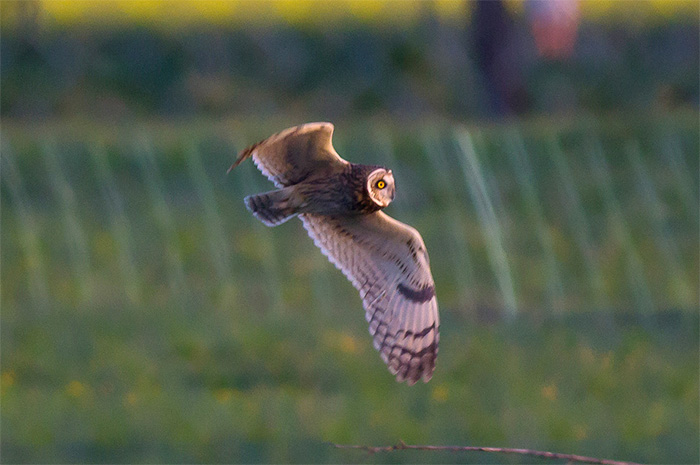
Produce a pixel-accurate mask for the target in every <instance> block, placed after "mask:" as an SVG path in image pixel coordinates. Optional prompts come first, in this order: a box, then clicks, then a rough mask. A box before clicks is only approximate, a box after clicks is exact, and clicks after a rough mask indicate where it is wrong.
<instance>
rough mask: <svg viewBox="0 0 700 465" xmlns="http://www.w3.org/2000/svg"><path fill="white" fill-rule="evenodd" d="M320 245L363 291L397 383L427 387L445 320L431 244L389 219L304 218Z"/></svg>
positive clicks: (377, 215)
mask: <svg viewBox="0 0 700 465" xmlns="http://www.w3.org/2000/svg"><path fill="white" fill-rule="evenodd" d="M299 217H300V218H301V220H302V221H303V223H304V227H305V228H306V230H307V231H308V233H309V236H311V238H312V239H313V240H314V243H315V244H316V245H317V246H318V247H319V248H320V249H321V251H322V252H323V253H324V255H326V256H327V257H328V258H329V260H330V261H331V262H332V263H333V264H334V265H335V266H336V267H338V268H339V269H340V270H341V271H342V272H343V273H344V274H345V276H346V277H347V278H348V279H349V280H350V281H351V282H352V284H353V285H354V286H355V288H356V289H357V290H358V291H360V296H361V297H362V303H363V306H364V308H365V311H366V315H365V316H366V318H367V321H368V322H369V332H370V334H372V336H373V337H374V347H375V348H376V349H377V350H378V351H379V353H380V355H381V357H382V359H383V360H384V362H385V363H386V364H387V366H388V368H389V371H391V373H392V374H394V375H396V379H397V381H399V382H401V381H407V382H408V384H409V385H412V384H415V382H416V381H418V380H419V379H421V378H422V379H423V381H425V382H427V381H429V380H430V378H431V377H432V375H433V371H434V370H435V359H436V357H437V352H438V341H439V338H440V337H439V326H440V321H439V316H438V307H437V299H436V297H435V287H434V282H433V277H432V275H431V273H430V263H429V260H428V253H427V251H426V249H425V244H424V243H423V239H422V238H421V236H420V234H419V233H418V231H416V230H415V229H414V228H412V227H410V226H408V225H406V224H403V223H401V222H399V221H397V220H395V219H393V218H391V217H390V216H388V215H386V214H385V213H383V212H381V211H378V212H375V213H371V214H364V215H353V216H340V217H337V216H320V215H313V214H308V213H307V214H301V215H299Z"/></svg>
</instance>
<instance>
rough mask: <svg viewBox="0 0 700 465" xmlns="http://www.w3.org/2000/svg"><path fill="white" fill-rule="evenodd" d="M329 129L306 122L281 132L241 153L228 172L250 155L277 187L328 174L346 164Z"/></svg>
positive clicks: (331, 127) (323, 124) (330, 125)
mask: <svg viewBox="0 0 700 465" xmlns="http://www.w3.org/2000/svg"><path fill="white" fill-rule="evenodd" d="M333 128H334V126H333V124H331V123H308V124H302V125H300V126H295V127H293V128H289V129H285V130H284V131H282V132H279V133H277V134H274V135H272V136H270V137H268V138H267V139H265V140H262V141H260V142H258V143H257V144H253V145H251V146H250V147H248V148H246V149H244V150H242V151H241V153H239V154H238V158H237V159H236V161H235V162H234V163H233V165H231V168H229V171H231V170H232V169H234V168H235V167H236V166H238V165H239V164H240V163H241V162H242V161H243V160H245V159H246V158H248V157H251V156H252V157H253V162H255V166H257V167H258V169H259V170H260V171H261V172H262V173H263V174H264V175H265V176H266V177H267V179H269V180H270V181H272V182H274V183H275V186H277V187H278V188H282V187H286V186H290V185H292V184H297V183H299V182H301V181H303V180H304V179H306V178H307V177H308V176H309V175H311V174H313V175H314V176H318V175H322V174H323V173H328V172H331V171H332V170H334V169H337V168H338V167H339V166H342V165H344V164H347V163H348V162H347V161H345V160H343V159H342V158H340V156H339V155H338V153H337V152H336V151H335V149H334V148H333V143H332V141H331V139H332V137H333Z"/></svg>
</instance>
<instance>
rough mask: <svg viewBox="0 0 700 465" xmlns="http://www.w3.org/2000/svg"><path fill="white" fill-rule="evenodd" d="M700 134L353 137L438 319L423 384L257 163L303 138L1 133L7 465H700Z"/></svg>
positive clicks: (356, 132)
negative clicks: (392, 370)
mask: <svg viewBox="0 0 700 465" xmlns="http://www.w3.org/2000/svg"><path fill="white" fill-rule="evenodd" d="M697 121H698V115H697V113H696V112H690V113H677V114H673V115H670V116H669V115H665V116H664V115H662V116H656V117H648V118H639V119H630V118H627V119H624V118H608V119H592V118H590V119H585V118H582V119H576V120H572V121H557V122H553V121H530V122H521V123H517V124H516V123H509V124H499V125H493V126H480V127H466V126H459V125H454V124H450V123H447V122H432V123H426V124H418V123H411V124H409V125H398V124H392V123H388V122H385V121H378V120H377V121H369V122H365V123H353V124H350V123H347V124H338V125H337V126H336V134H335V136H334V145H335V146H336V148H337V150H338V152H339V153H340V154H341V155H343V156H344V157H345V158H347V159H349V160H351V161H355V162H380V163H383V164H386V165H388V166H390V167H391V168H392V169H393V170H394V172H395V174H396V179H397V199H396V201H395V202H394V204H392V206H390V207H389V208H388V210H387V212H388V213H389V214H391V215H393V216H395V217H396V218H398V219H400V220H402V221H405V222H407V223H410V224H412V225H414V226H415V227H417V228H418V229H419V230H420V231H421V233H422V234H423V237H424V239H425V242H426V245H427V247H428V250H429V252H430V255H431V263H432V266H433V273H434V277H435V280H436V288H437V293H438V299H439V303H440V309H441V319H442V337H441V350H440V355H439V358H438V367H437V370H436V372H435V376H434V378H433V380H432V381H431V382H430V383H428V384H425V385H423V384H421V385H416V386H413V387H407V386H405V385H402V384H398V383H396V382H395V381H394V380H393V377H392V376H391V375H390V374H389V373H388V372H387V371H386V368H385V367H384V364H383V363H382V361H381V360H380V358H379V356H378V355H377V354H376V353H375V351H374V350H373V348H372V345H371V338H370V336H369V334H368V332H367V327H366V322H365V321H364V318H363V311H362V308H361V302H360V299H359V296H358V295H357V293H356V292H355V291H354V289H353V288H352V286H351V285H350V284H349V283H347V282H346V281H345V279H344V277H343V276H342V274H341V273H340V272H339V271H337V270H336V269H335V268H334V267H333V266H332V265H331V264H329V263H328V262H327V261H326V259H325V258H324V257H323V256H322V255H321V253H320V252H319V251H318V250H316V249H315V247H314V246H313V243H312V242H311V240H310V239H308V238H307V236H306V234H305V231H304V230H303V228H302V227H301V224H300V222H298V221H296V220H295V221H291V222H289V223H287V224H284V225H282V226H280V227H278V228H274V229H268V228H265V227H264V226H263V225H262V224H260V223H259V222H257V221H256V220H255V219H254V218H253V217H252V216H251V215H250V214H249V213H248V212H247V211H246V210H245V208H244V206H243V202H242V198H243V196H245V195H247V194H250V193H254V192H260V191H264V190H269V189H271V188H272V186H271V185H270V184H269V183H268V182H267V181H266V180H265V179H264V178H263V176H262V175H260V174H259V173H258V172H257V171H256V170H255V168H254V166H253V165H252V163H248V164H245V165H243V166H241V167H240V168H238V169H237V170H235V171H233V172H232V173H231V174H230V175H228V176H227V175H226V169H227V168H228V166H229V164H230V163H231V161H232V158H233V155H234V154H235V153H236V152H237V151H238V150H240V149H241V148H243V147H244V146H245V145H247V144H249V143H252V142H254V141H256V140H258V139H260V138H263V137H266V136H268V135H269V134H271V133H272V132H275V131H277V130H280V129H283V128H284V127H286V126H289V125H291V124H295V123H300V122H301V121H279V122H276V123H267V124H265V125H256V124H253V123H251V122H247V123H240V122H238V121H223V122H217V123H211V122H209V121H201V122H196V123H193V124H184V123H183V124H178V123H158V122H150V123H144V124H135V123H133V122H132V124H130V125H116V126H105V125H102V126H94V125H91V124H89V123H81V124H78V123H73V124H70V123H59V124H45V125H36V126H27V125H21V124H13V123H12V121H3V130H2V132H3V134H2V165H1V168H2V186H1V189H2V190H1V194H2V197H1V199H0V205H1V208H2V236H1V243H0V246H1V249H2V282H1V289H0V290H1V292H2V314H1V320H2V321H1V322H2V328H1V330H2V355H1V357H2V358H1V362H2V363H1V364H2V377H1V380H2V385H1V386H2V390H1V396H2V397H1V405H0V412H1V413H2V423H3V424H2V426H3V428H2V440H1V446H2V457H1V459H2V461H3V462H14V463H19V462H22V463H24V462H44V463H59V462H61V463H66V462H93V463H95V462H141V463H143V462H158V463H166V462H167V463H182V462H206V463H211V462H247V463H251V462H306V463H309V462H373V463H375V462H376V463H404V462H410V463H424V462H435V463H438V462H439V463H445V462H469V463H496V462H504V461H506V462H508V463H521V462H522V463H525V462H528V463H531V462H532V460H531V459H529V458H528V459H521V458H518V457H512V456H511V457H508V456H496V455H493V454H479V453H469V454H467V453H464V454H453V453H443V454H441V453H430V452H414V451H410V452H409V451H403V452H395V453H392V454H377V455H373V456H368V455H366V454H364V453H362V452H357V451H339V450H334V449H332V448H330V447H329V446H328V445H327V444H326V442H327V441H330V442H336V443H355V444H393V443H396V442H397V441H398V440H400V439H401V440H404V441H406V442H407V443H426V444H427V443H430V444H455V445H481V446H502V447H527V448H533V449H546V450H553V451H557V452H566V453H576V454H583V455H592V456H598V457H606V458H615V459H619V460H633V461H639V462H647V463H693V462H697V461H698V458H699V457H698V454H699V447H700V446H699V441H698V436H699V434H700V425H699V415H700V410H699V406H698V389H699V386H698V375H699V370H698V365H699V363H700V360H699V357H698V337H699V334H698V323H699V321H698V302H699V301H700V298H699V296H698V285H697V283H698V282H699V280H700V278H699V276H698V269H699V259H698V228H699V225H698V222H699V219H698V198H699V195H698V185H699V182H698V171H699V166H698V156H697V154H698V153H699V141H698V131H697Z"/></svg>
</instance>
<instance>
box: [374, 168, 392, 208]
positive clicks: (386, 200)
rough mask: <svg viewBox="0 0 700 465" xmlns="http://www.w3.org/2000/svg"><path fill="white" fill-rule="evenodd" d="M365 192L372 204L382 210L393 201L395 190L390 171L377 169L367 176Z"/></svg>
mask: <svg viewBox="0 0 700 465" xmlns="http://www.w3.org/2000/svg"><path fill="white" fill-rule="evenodd" d="M367 192H368V193H369V198H370V199H372V202H374V203H375V204H377V206H378V207H379V208H384V207H386V206H387V205H389V204H390V203H391V201H392V200H394V195H395V194H396V189H395V187H394V175H393V174H392V173H391V170H386V169H384V168H378V169H376V170H374V171H372V172H371V173H370V174H369V176H367Z"/></svg>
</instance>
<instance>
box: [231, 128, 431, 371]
mask: <svg viewBox="0 0 700 465" xmlns="http://www.w3.org/2000/svg"><path fill="white" fill-rule="evenodd" d="M332 133H333V125H332V124H330V123H309V124H305V125H301V126H296V127H293V128H289V129H286V130H284V131H282V132H280V133H278V134H275V135H273V136H271V137H269V138H267V139H265V140H264V141H261V142H259V143H257V144H254V145H253V146H251V147H249V148H247V149H245V150H243V151H242V152H241V153H240V154H239V156H238V159H237V160H236V162H235V163H234V164H233V165H232V166H231V169H233V168H234V167H236V166H237V165H238V164H239V163H241V162H242V161H243V160H245V159H246V158H248V157H252V158H253V161H254V162H255V164H256V166H257V167H258V168H259V169H260V171H262V172H263V174H265V176H267V177H268V179H270V180H271V181H272V182H274V183H275V185H276V186H277V187H278V189H277V190H274V191H270V192H265V193H262V194H256V195H251V196H248V197H246V198H245V199H244V201H245V205H246V207H247V208H248V210H250V211H251V212H252V213H253V215H254V216H255V217H256V218H258V219H259V220H260V221H262V222H263V223H264V224H266V225H267V226H276V225H278V224H281V223H284V222H285V221H287V220H289V219H290V218H292V217H294V216H297V215H298V216H299V218H300V219H301V220H302V223H303V225H304V227H305V228H306V230H307V232H308V233H309V236H310V237H311V238H312V239H313V241H314V243H315V244H316V246H318V247H319V248H320V249H321V251H322V252H323V254H324V255H326V256H327V257H328V259H329V260H330V261H331V262H332V263H333V264H334V265H336V267H338V268H339V269H340V270H341V271H342V272H343V274H345V276H346V277H347V278H348V279H349V280H350V282H351V283H352V284H353V286H355V288H356V289H357V290H358V291H359V292H360V297H361V299H362V304H363V307H364V308H365V318H366V320H367V322H368V323H369V332H370V334H371V335H372V336H373V344H374V347H375V348H376V349H377V350H378V351H379V353H380V356H381V358H382V360H384V362H385V363H386V364H387V366H388V368H389V371H390V372H391V373H392V374H394V375H396V379H397V381H407V382H408V384H414V383H415V382H416V381H418V380H419V379H422V380H423V381H425V382H427V381H428V380H430V378H431V377H432V374H433V371H434V369H435V360H436V357H437V352H438V341H439V316H438V308H437V300H436V297H435V287H434V282H433V278H432V275H431V273H430V264H429V259H428V253H427V251H426V249H425V244H424V243H423V239H422V238H421V236H420V234H419V233H418V231H416V230H415V229H414V228H412V227H410V226H408V225H405V224H403V223H401V222H399V221H397V220H395V219H393V218H391V217H389V216H388V215H386V214H384V213H383V212H382V211H381V210H382V209H383V208H385V207H386V206H388V205H389V204H390V203H391V202H392V201H393V199H394V196H395V192H396V191H395V183H394V176H393V173H392V172H391V170H389V169H387V168H384V167H382V166H376V165H361V164H354V163H349V162H347V161H346V160H343V159H342V158H340V156H339V155H338V154H337V153H336V152H335V149H333V146H332V144H331V136H332Z"/></svg>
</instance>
